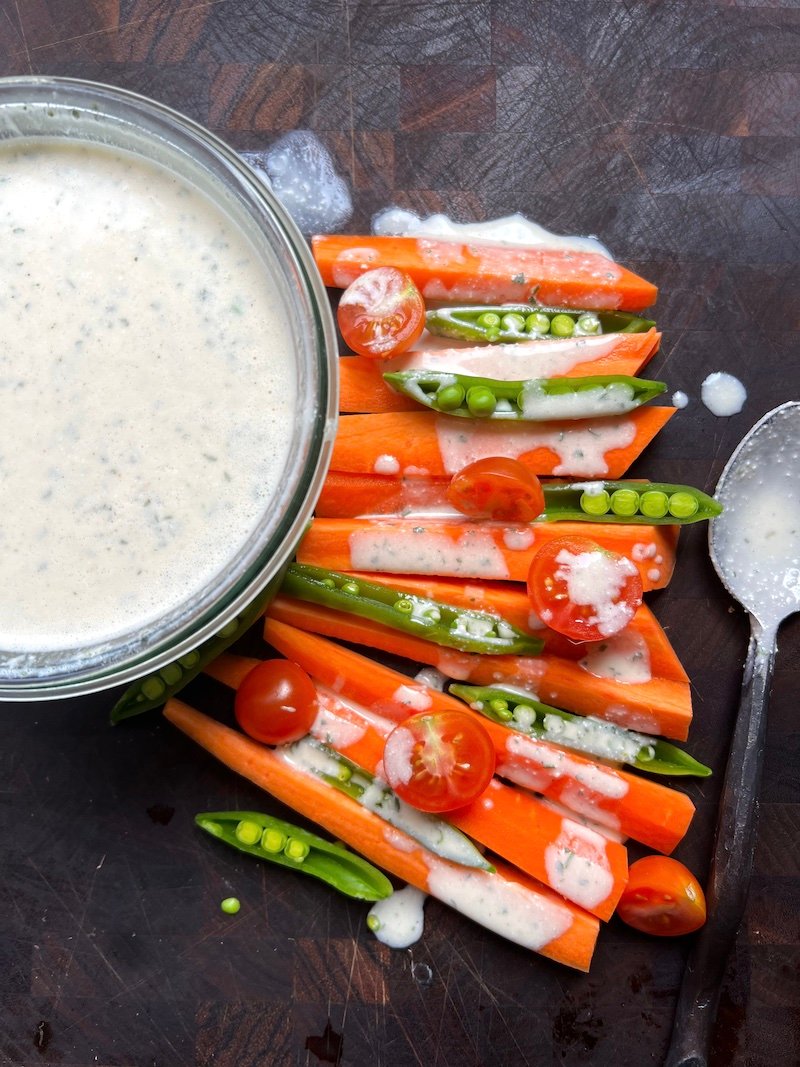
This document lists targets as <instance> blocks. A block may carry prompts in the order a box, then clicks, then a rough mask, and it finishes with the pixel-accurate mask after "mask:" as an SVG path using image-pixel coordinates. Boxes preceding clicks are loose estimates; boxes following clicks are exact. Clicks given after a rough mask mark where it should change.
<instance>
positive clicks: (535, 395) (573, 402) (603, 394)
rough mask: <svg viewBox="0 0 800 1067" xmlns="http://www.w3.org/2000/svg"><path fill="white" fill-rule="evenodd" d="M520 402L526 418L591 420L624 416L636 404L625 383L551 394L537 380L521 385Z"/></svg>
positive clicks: (610, 383) (612, 383)
mask: <svg viewBox="0 0 800 1067" xmlns="http://www.w3.org/2000/svg"><path fill="white" fill-rule="evenodd" d="M519 404H520V408H521V409H522V414H523V415H524V416H525V418H526V419H538V420H542V421H543V420H557V419H592V418H599V417H601V416H603V415H625V414H627V413H628V412H629V411H633V410H634V408H636V407H638V404H637V402H636V400H635V399H634V395H633V388H632V387H631V386H630V385H628V384H627V382H609V384H608V385H598V386H597V387H596V388H593V389H580V390H578V391H576V392H574V393H559V394H556V395H550V394H548V393H546V392H545V391H544V388H543V386H542V385H541V384H540V382H538V381H532V382H530V383H528V384H527V385H525V386H523V388H522V391H521V392H520V395H519Z"/></svg>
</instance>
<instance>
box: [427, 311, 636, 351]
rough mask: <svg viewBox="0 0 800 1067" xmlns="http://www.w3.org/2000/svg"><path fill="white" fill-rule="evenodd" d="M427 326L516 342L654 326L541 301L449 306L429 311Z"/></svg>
mask: <svg viewBox="0 0 800 1067" xmlns="http://www.w3.org/2000/svg"><path fill="white" fill-rule="evenodd" d="M425 326H426V328H427V329H428V332H429V333H432V334H436V335H437V336H439V337H455V338H458V339H459V340H464V341H499V342H501V343H503V344H506V343H508V342H514V341H534V340H540V339H548V340H553V341H556V340H560V339H562V338H564V337H590V336H594V335H596V334H602V333H647V331H648V330H650V329H652V327H653V326H655V322H653V321H652V320H651V319H641V318H639V317H638V316H637V315H631V314H629V313H628V312H625V311H576V310H575V309H574V308H556V307H544V306H543V305H539V304H502V305H501V306H499V307H491V306H488V305H487V306H481V307H447V308H438V309H436V310H432V311H428V312H427V313H426V315H425Z"/></svg>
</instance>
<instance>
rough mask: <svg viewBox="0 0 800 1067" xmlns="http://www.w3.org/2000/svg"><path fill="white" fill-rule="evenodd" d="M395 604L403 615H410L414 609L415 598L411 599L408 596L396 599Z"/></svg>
mask: <svg viewBox="0 0 800 1067" xmlns="http://www.w3.org/2000/svg"><path fill="white" fill-rule="evenodd" d="M394 606H395V608H396V609H397V611H399V612H400V613H401V614H402V615H410V614H411V613H412V612H413V610H414V602H413V600H409V599H408V598H407V597H404V598H403V599H402V600H396V601H395V602H394Z"/></svg>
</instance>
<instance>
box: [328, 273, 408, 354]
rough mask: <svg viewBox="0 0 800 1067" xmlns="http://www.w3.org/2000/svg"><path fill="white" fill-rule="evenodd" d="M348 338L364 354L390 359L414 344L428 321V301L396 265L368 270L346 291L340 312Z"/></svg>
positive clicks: (340, 327)
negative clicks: (426, 315)
mask: <svg viewBox="0 0 800 1067" xmlns="http://www.w3.org/2000/svg"><path fill="white" fill-rule="evenodd" d="M336 315H337V318H338V320H339V329H340V330H341V331H342V337H343V338H344V339H345V342H346V343H347V344H348V345H349V346H350V348H352V349H353V351H354V352H357V353H358V354H359V355H360V356H370V357H372V358H373V359H389V358H390V357H391V356H397V355H399V354H400V353H401V352H405V351H406V349H407V348H410V347H411V346H412V345H413V344H414V342H415V341H416V339H417V338H418V337H419V335H420V334H421V333H422V329H423V327H424V325H425V302H424V301H423V299H422V296H421V295H420V292H419V289H417V287H416V285H414V283H413V282H412V280H411V279H410V278H409V276H408V275H407V274H404V273H403V271H401V270H398V269H397V268H396V267H376V268H375V269H374V270H368V271H365V273H364V274H362V275H361V276H360V277H359V278H356V280H355V281H354V282H353V283H352V285H350V286H348V288H347V289H345V291H344V292H343V293H342V297H341V299H340V301H339V308H338V310H337V312H336Z"/></svg>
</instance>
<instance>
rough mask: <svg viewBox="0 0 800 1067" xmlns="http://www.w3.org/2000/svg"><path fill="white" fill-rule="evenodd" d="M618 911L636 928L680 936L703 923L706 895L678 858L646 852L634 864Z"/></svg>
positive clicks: (670, 935) (659, 934)
mask: <svg viewBox="0 0 800 1067" xmlns="http://www.w3.org/2000/svg"><path fill="white" fill-rule="evenodd" d="M617 914H618V915H619V917H620V919H622V921H623V922H625V923H627V924H628V926H632V927H633V928H634V929H635V930H641V931H642V932H643V933H646V934H654V935H655V936H656V937H676V936H680V935H681V934H690V933H692V932H693V931H694V930H698V929H699V928H700V927H701V926H702V925H703V923H704V922H705V921H706V898H705V895H704V893H703V890H702V888H701V886H700V883H699V882H698V881H697V879H696V878H695V876H694V875H693V874H692V872H691V871H690V870H689V869H688V868H686V867H684V865H683V864H682V863H679V862H678V860H674V859H672V858H671V857H669V856H645V857H644V859H640V860H637V861H636V862H635V863H632V864H631V867H630V871H629V873H628V884H627V886H626V887H625V891H624V893H623V894H622V896H621V897H620V901H619V904H618V905H617Z"/></svg>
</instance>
